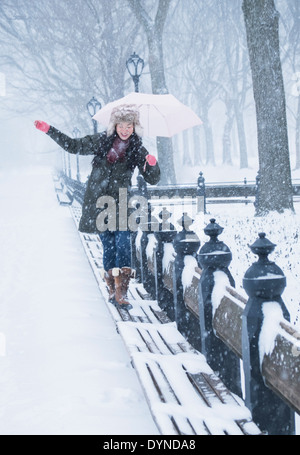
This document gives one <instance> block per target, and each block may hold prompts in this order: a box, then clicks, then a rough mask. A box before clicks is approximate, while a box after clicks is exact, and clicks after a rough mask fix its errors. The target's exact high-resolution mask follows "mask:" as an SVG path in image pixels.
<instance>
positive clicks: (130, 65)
mask: <svg viewBox="0 0 300 455" xmlns="http://www.w3.org/2000/svg"><path fill="white" fill-rule="evenodd" d="M144 65H145V63H144V60H143V59H142V58H140V57H139V56H138V55H137V54H136V53H135V52H134V53H133V54H132V55H131V56H130V57H129V59H128V60H127V61H126V68H127V70H128V73H129V74H130V76H131V77H132V80H133V82H134V90H135V92H138V91H139V79H140V76H141V74H142V72H143V69H144Z"/></svg>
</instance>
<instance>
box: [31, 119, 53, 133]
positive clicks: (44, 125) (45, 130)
mask: <svg viewBox="0 0 300 455" xmlns="http://www.w3.org/2000/svg"><path fill="white" fill-rule="evenodd" d="M34 125H35V127H36V128H37V129H38V130H41V131H43V133H48V131H49V128H50V125H48V123H46V122H43V121H42V120H36V121H35V122H34Z"/></svg>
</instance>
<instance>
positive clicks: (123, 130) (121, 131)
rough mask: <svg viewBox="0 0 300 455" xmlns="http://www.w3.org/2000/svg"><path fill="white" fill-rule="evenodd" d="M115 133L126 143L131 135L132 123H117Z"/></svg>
mask: <svg viewBox="0 0 300 455" xmlns="http://www.w3.org/2000/svg"><path fill="white" fill-rule="evenodd" d="M116 131H117V135H118V136H119V138H120V139H122V140H123V141H126V140H127V139H128V138H129V137H130V136H131V135H132V133H133V123H127V122H122V123H117V126H116Z"/></svg>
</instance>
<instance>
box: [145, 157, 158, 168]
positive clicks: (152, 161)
mask: <svg viewBox="0 0 300 455" xmlns="http://www.w3.org/2000/svg"><path fill="white" fill-rule="evenodd" d="M146 162H147V163H148V164H149V166H155V165H156V158H155V156H153V155H147V156H146Z"/></svg>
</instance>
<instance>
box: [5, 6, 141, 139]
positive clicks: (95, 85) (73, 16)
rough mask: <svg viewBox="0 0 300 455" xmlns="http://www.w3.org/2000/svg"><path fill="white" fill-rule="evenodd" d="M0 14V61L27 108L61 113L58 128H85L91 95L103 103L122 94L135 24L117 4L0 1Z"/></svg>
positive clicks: (136, 26)
mask: <svg viewBox="0 0 300 455" xmlns="http://www.w3.org/2000/svg"><path fill="white" fill-rule="evenodd" d="M121 5H122V15H120V14H117V12H118V10H119V8H120V6H121ZM0 13H1V14H0V40H1V44H2V49H3V50H4V52H2V56H1V57H0V59H1V62H2V63H3V64H5V66H6V67H9V68H10V70H11V72H12V73H13V76H14V77H13V79H14V83H15V87H16V89H17V90H18V93H19V95H20V97H22V99H23V100H24V101H26V100H27V105H26V110H28V109H29V108H30V107H32V108H35V109H36V108H37V106H38V105H40V104H43V105H45V107H46V109H47V111H48V112H49V111H50V112H52V113H53V117H54V116H55V117H56V118H57V117H58V116H59V115H61V119H62V127H66V126H67V125H71V128H72V129H73V126H74V125H78V126H79V127H82V129H83V130H85V129H87V127H88V125H89V124H90V120H89V118H88V116H87V112H86V103H87V101H89V99H90V98H91V97H92V96H94V95H95V96H96V97H97V98H99V100H100V101H101V102H102V103H107V102H109V101H112V100H114V99H116V98H119V97H121V96H123V94H124V78H125V73H126V65H125V62H126V58H127V57H128V55H130V53H131V51H132V43H133V42H134V39H135V38H136V36H137V35H138V29H139V27H140V26H139V24H134V26H132V21H129V19H130V16H131V11H130V9H129V8H128V7H127V8H126V5H125V7H124V5H123V4H122V2H121V1H120V0H113V1H111V0H102V1H101V2H99V1H98V0H76V2H61V1H60V0H44V1H43V2H39V1H37V0H31V1H30V2H28V1H27V0H13V1H12V0H5V1H3V2H1V3H0ZM124 36H126V39H124ZM64 122H65V125H64ZM80 124H81V126H80Z"/></svg>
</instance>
